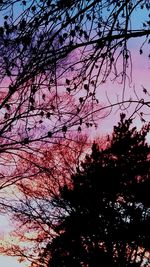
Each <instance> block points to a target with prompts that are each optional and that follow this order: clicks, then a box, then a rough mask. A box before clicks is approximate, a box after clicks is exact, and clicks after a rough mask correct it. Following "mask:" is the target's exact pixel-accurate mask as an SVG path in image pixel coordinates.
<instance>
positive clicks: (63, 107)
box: [0, 0, 150, 150]
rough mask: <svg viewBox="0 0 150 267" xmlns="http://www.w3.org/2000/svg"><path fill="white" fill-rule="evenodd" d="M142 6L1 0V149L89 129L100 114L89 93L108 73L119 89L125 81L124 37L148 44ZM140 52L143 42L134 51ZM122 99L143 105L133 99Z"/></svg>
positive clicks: (127, 71) (128, 61)
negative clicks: (137, 20) (137, 16)
mask: <svg viewBox="0 0 150 267" xmlns="http://www.w3.org/2000/svg"><path fill="white" fill-rule="evenodd" d="M149 5H150V4H149V1H146V0H145V1H143V0H139V1H131V0H128V1H124V0H123V1H119V2H118V1H104V0H103V1H98V0H95V1H77V0H76V1H71V0H70V1H69V0H68V1H65V3H64V1H61V0H60V1H49V0H47V1H46V0H43V1H35V0H32V1H31V0H28V1H19V0H18V1H16V0H12V1H11V0H10V1H1V2H0V14H1V17H2V19H1V27H0V48H1V52H0V86H1V103H0V110H1V122H0V125H1V129H0V136H1V139H2V144H1V150H4V149H5V150H6V149H8V148H9V147H13V148H14V147H18V146H20V147H22V146H23V145H27V144H28V145H30V144H31V143H34V142H36V143H38V142H39V141H43V140H46V139H47V138H48V140H49V141H50V139H49V138H51V137H52V136H53V137H58V135H62V134H64V133H66V132H67V130H68V129H70V128H72V127H74V128H75V129H80V128H78V127H80V125H81V124H82V125H85V126H87V127H89V126H91V125H93V124H94V123H93V121H94V117H93V115H94V114H95V113H96V111H97V110H101V107H99V106H97V102H98V99H97V93H96V92H97V90H96V89H97V88H99V86H100V85H101V84H103V83H104V82H106V80H107V78H108V77H109V76H110V75H112V78H115V79H119V80H120V81H121V82H122V83H123V87H124V89H125V84H126V81H127V80H128V79H130V74H131V67H132V64H131V61H132V57H131V51H130V50H129V48H128V40H130V39H131V38H137V37H142V36H143V37H145V41H144V44H145V43H146V42H148V40H149V39H148V37H149V33H150V29H149V25H150V24H149V17H148V11H149ZM139 10H140V12H143V14H144V15H145V16H147V19H145V21H141V26H139V28H137V26H136V25H135V23H134V22H132V17H133V15H135V14H136V13H137V14H138V12H139ZM142 23H143V24H142ZM142 42H143V39H142ZM142 49H143V43H142V44H141V48H140V53H141V54H142ZM120 62H121V69H119V68H118V64H120ZM123 101H125V102H127V103H129V104H130V103H131V102H134V103H135V104H137V105H139V103H140V104H142V106H143V105H149V102H148V101H144V100H143V101H141V99H138V98H136V99H135V100H131V99H130V98H129V99H127V100H125V99H124V98H123ZM70 102H71V104H70ZM121 102H122V101H121ZM120 104H121V103H120ZM116 105H119V103H118V101H117V102H116V103H109V104H108V106H107V108H112V107H113V106H116ZM87 106H88V107H89V106H90V108H88V110H87ZM138 107H139V106H138ZM105 108H106V107H105ZM109 111H110V109H109ZM45 124H46V126H45ZM43 128H44V129H45V130H43ZM41 129H42V130H41ZM35 133H36V134H35Z"/></svg>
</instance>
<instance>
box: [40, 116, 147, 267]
mask: <svg viewBox="0 0 150 267" xmlns="http://www.w3.org/2000/svg"><path fill="white" fill-rule="evenodd" d="M131 123H132V121H131V120H126V119H125V116H124V114H121V120H120V122H119V124H118V126H116V127H114V133H113V135H112V139H111V141H110V144H109V145H108V146H107V147H106V148H105V149H99V147H98V145H97V144H96V143H94V144H93V146H92V154H91V156H86V158H85V160H84V161H83V162H82V163H81V166H80V168H79V169H78V170H77V173H76V174H75V175H74V176H72V184H71V186H66V185H65V186H64V187H63V188H62V190H61V192H60V196H59V197H57V198H55V199H53V205H55V208H59V210H60V211H63V212H60V216H59V223H57V225H56V229H55V231H56V233H57V237H56V238H54V239H53V240H52V242H51V243H49V244H48V245H47V248H46V250H45V254H44V255H45V256H46V254H47V255H48V256H49V263H48V266H49V267H70V266H72V267H73V266H74V267H80V266H89V267H99V266H116V267H123V266H132V267H133V266H143V264H144V262H146V255H147V253H148V250H149V248H150V246H149V245H150V244H149V240H150V233H149V226H150V216H149V215H150V214H149V207H150V200H149V199H148V196H149V195H150V179H149V176H150V162H149V153H150V146H149V145H148V144H147V143H146V135H147V133H148V131H149V125H146V126H144V127H143V128H142V129H141V131H137V130H136V127H134V128H131ZM64 211H65V212H64ZM62 213H63V215H62ZM44 255H43V256H44ZM147 261H148V260H147ZM145 264H148V262H146V263H145ZM146 266H147V265H146Z"/></svg>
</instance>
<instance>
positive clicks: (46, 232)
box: [0, 134, 91, 264]
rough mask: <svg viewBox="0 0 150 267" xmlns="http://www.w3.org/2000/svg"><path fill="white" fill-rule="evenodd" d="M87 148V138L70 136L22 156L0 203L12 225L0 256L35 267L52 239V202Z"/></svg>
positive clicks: (88, 144) (53, 222)
mask: <svg viewBox="0 0 150 267" xmlns="http://www.w3.org/2000/svg"><path fill="white" fill-rule="evenodd" d="M90 146H91V142H90V141H89V140H88V138H87V136H86V135H82V134H80V135H76V136H72V135H70V139H66V138H64V139H63V140H60V139H58V140H57V143H55V144H53V145H50V146H49V147H48V146H46V147H43V148H41V150H40V152H39V153H38V154H37V153H36V154H31V155H28V158H26V156H27V155H26V153H25V155H23V154H22V158H20V160H19V161H18V162H17V166H16V168H15V170H13V171H12V173H11V179H10V180H8V181H7V183H5V187H6V191H5V194H3V198H2V197H1V199H0V207H1V212H4V213H6V214H7V215H8V216H9V218H10V220H11V221H12V223H13V228H12V230H11V232H10V233H9V234H8V238H7V239H6V238H5V240H4V242H3V246H2V247H1V248H0V252H1V253H3V254H5V255H9V256H17V257H20V259H21V260H26V259H28V260H29V261H31V262H32V264H33V263H36V264H38V260H39V257H40V254H41V253H42V251H43V247H45V245H46V244H47V243H48V241H49V240H50V239H51V238H52V236H53V235H55V234H54V231H53V225H54V224H55V219H56V215H55V214H54V213H53V212H52V210H51V209H50V208H49V207H50V206H51V199H52V198H53V197H54V196H56V195H58V194H59V190H60V188H61V187H62V186H63V185H64V184H70V176H71V174H72V173H74V172H75V169H76V166H77V164H78V162H79V161H80V158H83V154H84V153H85V151H87V150H88V149H89V147H90ZM14 179H15V183H13V182H12V181H14ZM3 188H4V185H3ZM1 196H2V194H1ZM51 207H52V206H51Z"/></svg>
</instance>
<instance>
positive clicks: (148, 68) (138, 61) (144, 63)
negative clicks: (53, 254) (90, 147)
mask: <svg viewBox="0 0 150 267" xmlns="http://www.w3.org/2000/svg"><path fill="white" fill-rule="evenodd" d="M134 19H135V24H137V25H138V22H139V19H138V16H136V17H135V18H134ZM140 43H142V41H141V39H137V40H136V41H135V40H134V41H131V42H130V48H131V50H132V62H133V82H132V84H131V88H130V87H129V84H126V92H129V91H131V94H132V92H133V87H135V88H136V91H137V93H138V94H140V91H142V86H144V87H145V88H147V89H150V87H149V81H150V79H149V76H150V60H149V59H148V54H149V48H148V47H145V50H144V52H143V54H142V55H140V54H139V49H140ZM106 87H107V90H108V94H109V97H110V100H111V101H112V102H115V100H116V94H118V93H119V90H120V85H117V84H112V82H111V81H108V83H106V84H105V86H104V87H103V88H102V89H101V92H100V93H99V94H100V95H103V102H104V103H105V99H106V95H105V91H106ZM128 94H129V93H128ZM119 113H120V112H119V111H117V109H114V110H113V111H112V113H111V115H110V116H109V117H106V118H105V119H102V120H101V121H100V123H99V125H98V129H97V131H94V130H92V134H93V135H94V136H99V135H100V134H101V135H105V134H108V133H111V132H112V130H113V126H114V125H115V124H116V123H117V121H118V119H119ZM134 124H135V125H136V126H137V127H138V128H140V127H141V122H140V120H139V119H138V118H136V119H135V120H134ZM90 131H91V130H90ZM149 142H150V138H149ZM8 229H10V228H9V222H8V220H7V218H5V217H3V216H0V232H1V234H2V235H4V234H5V232H6V233H7V232H8ZM0 266H1V267H25V266H26V265H25V264H24V263H19V262H17V259H15V258H12V257H8V256H0Z"/></svg>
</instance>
